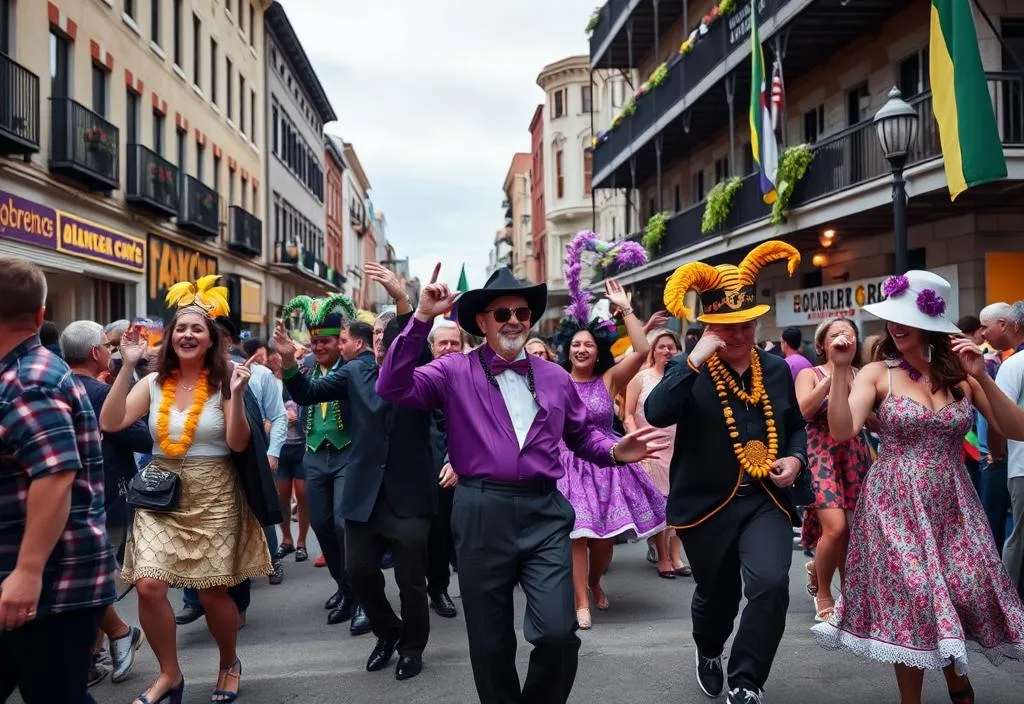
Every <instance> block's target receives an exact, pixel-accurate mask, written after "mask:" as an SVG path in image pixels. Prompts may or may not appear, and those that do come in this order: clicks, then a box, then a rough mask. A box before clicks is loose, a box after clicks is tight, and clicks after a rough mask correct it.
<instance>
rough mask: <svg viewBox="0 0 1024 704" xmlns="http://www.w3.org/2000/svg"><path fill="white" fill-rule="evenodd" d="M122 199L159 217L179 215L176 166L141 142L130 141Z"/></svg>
mask: <svg viewBox="0 0 1024 704" xmlns="http://www.w3.org/2000/svg"><path fill="white" fill-rule="evenodd" d="M127 149H128V177H127V179H126V181H127V183H126V184H125V194H124V195H125V200H126V201H128V203H129V204H131V205H133V206H135V207H137V208H141V209H142V210H146V211H149V212H151V213H153V214H155V215H159V216H162V217H168V218H170V217H174V216H175V215H177V214H178V203H179V200H180V198H179V192H178V167H177V166H175V165H174V164H172V163H171V162H169V161H167V159H164V158H163V157H162V156H160V155H159V154H157V153H156V152H154V151H153V150H152V149H149V148H148V147H144V146H143V145H141V144H129V145H128V147H127Z"/></svg>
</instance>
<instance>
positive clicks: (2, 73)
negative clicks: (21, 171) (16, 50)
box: [0, 53, 39, 159]
mask: <svg viewBox="0 0 1024 704" xmlns="http://www.w3.org/2000/svg"><path fill="white" fill-rule="evenodd" d="M37 151H39V76H37V75H36V74H34V73H32V72H31V71H29V70H28V69H27V68H25V67H24V66H22V65H21V64H19V63H18V62H17V61H15V60H14V59H12V58H11V57H9V56H7V55H6V54H2V53H0V154H4V155H9V154H22V155H24V156H25V157H26V159H27V158H28V156H29V155H30V154H33V153H34V152H37Z"/></svg>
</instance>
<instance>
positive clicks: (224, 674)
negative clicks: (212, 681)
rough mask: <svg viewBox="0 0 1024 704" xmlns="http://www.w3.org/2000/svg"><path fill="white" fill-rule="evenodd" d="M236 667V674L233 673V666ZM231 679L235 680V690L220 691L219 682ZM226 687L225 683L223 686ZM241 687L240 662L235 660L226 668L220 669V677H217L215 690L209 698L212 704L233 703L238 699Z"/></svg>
mask: <svg viewBox="0 0 1024 704" xmlns="http://www.w3.org/2000/svg"><path fill="white" fill-rule="evenodd" d="M236 665H237V666H238V672H235V666H236ZM231 677H233V678H234V680H235V689H234V691H231V690H230V689H220V687H221V681H222V680H227V679H228V678H231ZM226 685H227V682H226V681H225V683H224V686H226ZM241 685H242V661H241V660H235V661H234V662H233V663H231V665H229V666H228V667H224V668H221V671H220V675H219V676H218V677H217V687H218V688H217V689H215V690H213V695H212V696H211V697H210V702H211V703H212V704H226V703H227V702H233V701H235V700H236V699H238V690H239V688H240V687H241Z"/></svg>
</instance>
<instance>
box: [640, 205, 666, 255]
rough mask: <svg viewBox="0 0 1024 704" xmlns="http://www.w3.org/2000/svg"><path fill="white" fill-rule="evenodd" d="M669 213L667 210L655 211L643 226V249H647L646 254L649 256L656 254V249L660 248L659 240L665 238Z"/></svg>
mask: <svg viewBox="0 0 1024 704" xmlns="http://www.w3.org/2000/svg"><path fill="white" fill-rule="evenodd" d="M670 215H671V213H670V212H668V211H667V210H663V211H661V212H660V213H655V214H654V215H652V216H651V219H650V220H648V221H647V225H646V226H645V227H644V237H643V240H642V244H643V246H644V249H646V250H647V254H649V255H650V256H651V257H655V256H657V254H658V251H659V250H660V249H661V241H662V240H663V239H665V232H666V231H667V230H668V218H669V216H670Z"/></svg>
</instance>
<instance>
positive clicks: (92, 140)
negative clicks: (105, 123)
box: [82, 127, 117, 154]
mask: <svg viewBox="0 0 1024 704" xmlns="http://www.w3.org/2000/svg"><path fill="white" fill-rule="evenodd" d="M82 137H83V139H84V140H85V148H86V149H88V150H89V151H91V152H103V153H105V154H113V153H114V152H115V151H116V150H117V141H116V139H115V137H114V135H112V134H110V133H108V132H107V131H106V130H105V129H103V128H102V127H90V128H89V129H87V130H86V131H85V133H84V134H83V135H82Z"/></svg>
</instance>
